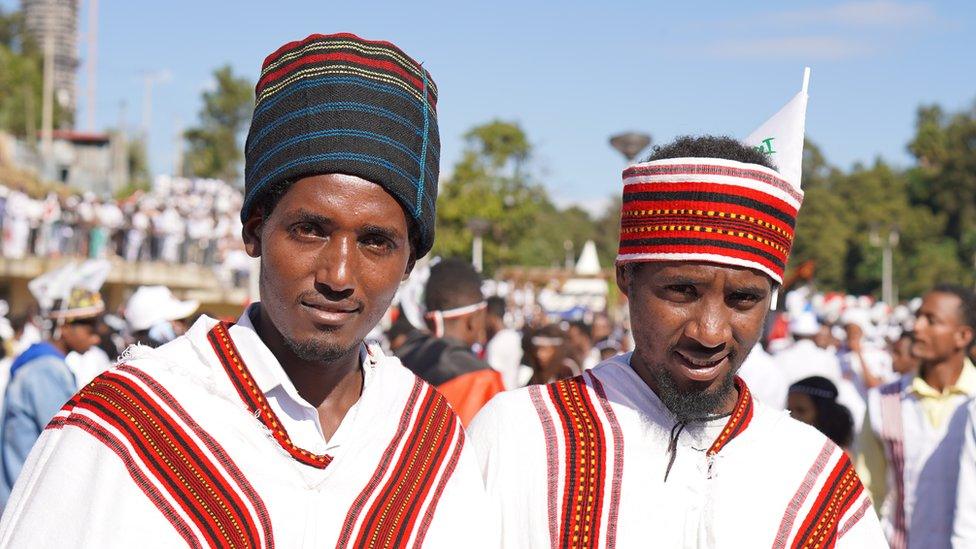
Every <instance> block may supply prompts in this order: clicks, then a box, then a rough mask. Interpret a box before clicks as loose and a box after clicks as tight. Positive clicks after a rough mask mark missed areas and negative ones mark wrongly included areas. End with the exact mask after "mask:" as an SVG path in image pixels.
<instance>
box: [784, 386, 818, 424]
mask: <svg viewBox="0 0 976 549" xmlns="http://www.w3.org/2000/svg"><path fill="white" fill-rule="evenodd" d="M786 409H787V410H789V411H790V417H792V418H794V419H797V420H800V421H802V422H803V423H806V424H807V425H813V426H816V425H817V407H816V405H814V403H813V399H812V398H810V395H808V394H806V393H800V392H797V391H793V392H791V393H790V394H789V395H788V396H787V397H786Z"/></svg>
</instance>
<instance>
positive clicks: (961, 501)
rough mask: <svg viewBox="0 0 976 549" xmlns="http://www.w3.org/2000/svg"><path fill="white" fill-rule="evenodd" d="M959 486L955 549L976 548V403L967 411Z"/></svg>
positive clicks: (953, 531)
mask: <svg viewBox="0 0 976 549" xmlns="http://www.w3.org/2000/svg"><path fill="white" fill-rule="evenodd" d="M958 482H959V484H958V487H957V489H956V490H955V492H956V513H955V517H954V522H953V528H952V547H953V549H966V548H969V547H976V402H974V401H970V403H969V405H968V406H967V410H966V428H965V431H964V432H963V443H962V452H961V453H960V456H959V481H958Z"/></svg>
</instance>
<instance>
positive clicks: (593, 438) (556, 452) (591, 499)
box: [530, 372, 623, 549]
mask: <svg viewBox="0 0 976 549" xmlns="http://www.w3.org/2000/svg"><path fill="white" fill-rule="evenodd" d="M591 391H592V392H591ZM530 395H531V397H532V402H533V405H534V406H535V408H536V411H537V412H538V414H539V419H540V421H541V422H542V426H543V430H544V432H545V433H546V456H547V468H548V471H549V472H548V475H547V484H548V493H549V524H550V540H551V543H552V546H553V547H559V548H595V547H599V546H600V542H601V539H605V540H606V547H607V548H608V549H612V548H613V547H615V545H616V526H617V513H618V510H619V508H620V489H621V488H620V486H621V478H622V476H623V435H622V432H621V430H620V425H619V424H618V423H617V418H616V415H615V414H614V412H613V409H612V408H611V406H610V404H609V402H607V400H606V394H605V392H604V389H603V385H602V384H601V383H600V381H599V380H598V379H597V378H596V376H593V375H592V374H591V373H589V372H587V373H585V374H583V375H582V376H578V377H574V378H572V379H565V380H561V381H557V382H556V383H553V384H550V385H547V386H545V387H538V388H532V389H530ZM545 401H548V403H549V404H551V405H552V407H553V409H554V410H555V412H556V413H555V418H553V414H552V413H551V412H550V410H549V408H548V406H547V404H546V402H545ZM598 408H599V409H600V410H602V411H603V413H604V416H605V417H606V419H605V420H604V419H603V418H601V417H600V415H599V414H598V413H597V409H598ZM608 428H609V431H610V436H609V437H608V436H607V430H608ZM557 429H558V432H557ZM611 456H612V457H611ZM609 459H612V460H613V468H612V469H611V470H610V471H609V475H608V470H607V467H608V463H609V461H608V460H609ZM560 462H561V463H562V464H563V466H564V470H563V475H562V480H563V482H562V491H561V493H560V490H559V480H560V477H559V474H558V472H559V470H560ZM608 476H609V477H610V478H609V483H610V490H609V494H608V493H607V490H606V488H607V482H608V478H607V477H608ZM556 494H560V497H559V499H558V500H557V499H556ZM608 495H609V497H607V496H608ZM608 500H609V501H608ZM605 510H606V511H607V521H606V524H604V522H603V516H604V511H605Z"/></svg>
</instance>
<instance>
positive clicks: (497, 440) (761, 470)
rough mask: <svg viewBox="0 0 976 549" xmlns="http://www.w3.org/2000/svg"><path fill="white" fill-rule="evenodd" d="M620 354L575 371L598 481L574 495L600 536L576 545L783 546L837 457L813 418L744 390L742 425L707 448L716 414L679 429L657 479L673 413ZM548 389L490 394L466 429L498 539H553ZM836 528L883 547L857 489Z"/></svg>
mask: <svg viewBox="0 0 976 549" xmlns="http://www.w3.org/2000/svg"><path fill="white" fill-rule="evenodd" d="M629 361H630V355H629V354H626V355H620V356H617V357H614V358H611V359H609V360H607V361H605V362H603V363H602V364H601V365H600V366H598V367H597V368H595V369H593V370H590V371H589V372H587V373H585V374H584V375H583V376H582V378H581V379H583V380H585V389H584V394H585V395H588V398H589V401H590V402H591V403H593V409H594V410H596V412H595V413H596V415H597V417H598V421H597V423H598V425H599V426H600V427H602V431H603V433H604V435H605V437H604V445H603V446H602V448H605V449H606V452H605V454H606V461H605V463H604V467H603V468H602V471H600V472H601V473H604V474H605V482H604V485H603V487H602V490H599V491H596V492H588V493H587V494H580V496H579V497H580V498H581V499H580V501H587V502H599V503H598V505H599V506H600V509H599V510H598V511H593V512H594V513H599V514H598V515H597V516H599V517H600V521H599V524H600V527H599V529H598V531H597V532H596V534H595V535H596V536H597V538H598V539H596V540H589V541H587V542H584V543H583V544H581V545H580V546H586V547H601V548H603V547H610V546H615V547H618V548H631V547H649V546H653V547H696V548H697V547H719V548H721V547H730V548H742V547H786V546H789V544H790V543H792V542H793V540H794V538H795V537H797V535H798V532H799V530H800V529H801V523H803V522H804V519H805V517H807V516H808V513H809V511H810V509H811V508H813V503H814V500H815V499H816V498H817V494H818V493H819V492H820V490H821V487H822V486H823V485H824V484H825V481H826V477H827V476H828V475H829V474H830V471H832V470H833V469H834V467H835V466H838V464H841V465H843V464H842V463H841V462H842V460H845V459H846V458H845V457H844V454H843V452H842V451H841V450H840V449H839V448H837V447H836V446H835V445H834V444H833V443H831V442H830V441H828V440H827V439H826V438H825V437H824V436H823V435H821V434H820V433H818V432H817V431H816V430H814V429H813V428H812V427H809V426H807V425H804V424H801V423H799V422H797V421H795V420H793V419H791V418H789V416H788V415H787V414H785V413H784V412H780V411H776V410H773V409H771V408H770V407H768V406H766V405H764V404H763V403H762V402H758V401H753V414H752V416H751V421H750V422H749V423H748V425H747V427H746V428H745V429H744V430H743V431H742V432H741V433H740V434H738V436H736V437H735V438H732V439H731V440H729V441H728V443H727V444H726V445H725V446H724V447H722V448H721V449H720V450H718V451H717V452H716V453H714V454H710V453H708V452H707V450H709V448H710V447H711V446H712V445H713V442H714V441H715V436H716V432H717V430H723V429H722V428H723V423H724V422H722V421H718V422H712V424H710V425H705V426H702V425H690V426H688V427H687V428H686V429H685V430H684V431H683V432H682V433H680V435H679V436H678V443H677V450H676V454H675V460H674V464H673V466H672V467H671V470H670V473H669V475H668V478H667V480H665V471H666V470H667V468H668V460H669V455H668V451H667V449H668V445H669V439H670V434H671V432H672V428H673V427H674V425H675V419H674V416H673V415H672V414H671V413H670V411H668V410H667V409H666V408H665V407H664V405H663V404H662V403H661V401H660V400H659V399H658V398H657V396H656V395H655V394H654V393H653V392H652V391H651V390H650V389H649V388H648V387H647V386H646V385H645V384H644V383H643V381H642V380H641V379H640V377H639V376H638V375H637V374H636V373H635V372H634V371H633V369H631V367H630V364H629ZM557 387H558V386H552V389H551V390H556V391H558V390H559V389H558V388H557ZM549 391H550V387H543V386H532V387H526V388H524V389H519V390H517V391H510V392H506V393H502V394H499V395H498V396H496V397H495V398H494V399H493V400H492V401H491V402H489V403H488V405H487V406H486V407H485V408H484V409H483V410H482V411H481V413H480V414H479V415H478V416H477V417H476V418H475V420H474V422H473V423H472V425H471V427H470V429H469V432H470V435H471V438H472V440H473V441H474V443H475V447H476V450H477V452H478V456H479V458H480V460H481V466H482V472H483V474H484V476H485V482H486V485H487V489H488V494H489V498H490V500H491V503H492V505H493V506H494V507H495V508H496V510H498V511H499V512H500V513H501V516H502V518H501V521H502V522H501V529H502V540H503V547H512V548H515V547H518V548H550V547H555V546H557V542H558V539H559V536H560V535H561V532H562V531H561V530H560V528H561V527H560V524H561V523H562V520H563V517H565V515H564V514H563V512H564V511H565V510H566V509H565V506H566V505H567V500H565V499H563V497H562V496H563V494H564V491H565V490H566V480H565V479H566V475H567V471H566V467H567V464H566V463H565V460H563V459H562V450H564V449H566V448H569V447H570V446H569V445H568V444H567V443H566V441H567V440H568V436H569V434H568V431H567V430H566V429H564V428H563V426H562V424H561V423H560V420H559V419H556V420H555V422H554V423H549V422H547V421H546V420H545V419H544V418H547V417H556V416H557V415H558V414H559V411H558V410H557V409H556V407H555V406H554V402H555V401H554V400H553V399H551V398H549V396H547V395H549ZM601 392H603V394H604V395H605V398H603V397H601V396H600V395H601ZM591 432H592V430H591ZM723 433H724V430H723ZM553 448H556V450H555V451H553ZM578 465H579V464H578ZM580 467H582V465H580ZM584 470H585V468H584ZM618 473H619V474H618ZM581 474H582V472H581ZM553 486H554V487H556V489H554V490H553V489H550V487H553ZM584 495H585V496H586V499H582V498H583V496H584ZM569 499H570V500H575V499H576V498H569ZM587 512H591V511H590V510H589V509H588V508H587ZM838 530H839V531H842V533H841V534H840V535H839V539H838V540H837V545H836V546H837V547H850V548H857V549H864V548H875V547H886V545H885V542H884V539H883V536H882V533H881V528H880V525H879V523H878V519H877V516H876V515H875V513H874V510H873V509H872V508H871V505H870V499H869V498H868V496H867V492H866V490H863V491H861V492H859V493H858V495H857V497H856V499H855V500H854V501H853V502H852V504H851V506H850V507H849V509H848V510H847V511H845V512H844V513H843V516H841V517H839V521H838ZM591 532H592V530H589V531H588V532H587V533H591ZM580 535H583V533H582V532H581V533H580Z"/></svg>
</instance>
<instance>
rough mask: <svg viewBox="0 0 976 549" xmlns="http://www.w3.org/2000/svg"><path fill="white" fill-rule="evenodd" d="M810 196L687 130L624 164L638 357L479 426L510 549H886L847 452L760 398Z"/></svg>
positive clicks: (625, 251)
mask: <svg viewBox="0 0 976 549" xmlns="http://www.w3.org/2000/svg"><path fill="white" fill-rule="evenodd" d="M802 196H803V195H802V192H801V191H800V190H799V188H797V187H796V186H794V185H792V184H790V183H789V182H787V181H785V180H784V179H783V178H782V177H781V176H780V175H779V174H778V173H777V172H776V171H775V170H774V169H773V167H772V166H771V163H770V161H769V159H768V158H767V157H766V155H765V154H764V153H762V152H759V151H757V150H756V149H753V148H751V147H747V146H745V145H742V144H740V143H739V142H737V141H735V140H732V139H729V138H716V137H699V138H681V139H678V140H677V141H675V142H674V143H672V144H670V145H668V146H665V147H663V148H659V149H657V150H656V151H655V152H654V154H652V156H651V157H650V158H649V159H648V160H647V161H646V162H643V163H640V164H637V165H635V166H631V167H630V168H628V169H627V170H626V171H624V192H623V211H622V221H621V235H620V253H619V256H618V258H617V283H618V285H619V286H620V288H621V290H622V291H623V292H624V293H625V294H626V295H627V297H628V298H629V307H630V317H631V324H632V328H633V334H634V340H635V350H634V352H633V353H629V354H625V355H620V356H616V357H613V358H611V359H609V360H607V361H604V362H603V363H602V364H600V365H599V366H597V367H596V368H593V369H591V370H589V371H587V372H585V373H584V374H583V375H581V376H578V377H575V378H572V379H568V380H562V381H558V382H556V383H553V384H550V385H546V386H533V387H529V388H526V389H521V390H518V391H512V392H508V393H502V394H501V395H499V396H497V397H495V398H494V399H493V400H492V401H491V402H489V403H488V405H487V406H486V407H485V408H484V409H483V410H482V412H481V413H480V414H479V415H478V416H477V417H476V418H475V421H474V422H473V423H472V426H471V429H470V433H471V437H472V439H473V440H474V441H475V446H476V448H477V449H478V451H479V456H480V458H481V460H482V468H483V471H484V474H485V480H486V483H487V487H488V491H489V497H490V498H491V499H492V501H493V502H494V504H495V505H496V507H497V509H498V512H499V513H500V514H501V516H502V536H503V539H504V545H505V547H540V548H541V547H546V548H549V547H593V548H597V547H607V548H610V547H646V546H648V545H653V546H655V547H736V548H738V547H783V548H785V547H833V546H841V547H857V548H859V549H860V548H865V547H884V546H885V542H884V539H883V536H882V533H881V529H880V525H879V523H878V519H877V516H876V515H875V513H874V510H873V508H872V506H871V501H870V499H869V498H868V495H867V492H866V491H865V490H864V487H863V486H862V485H861V482H860V480H859V479H858V477H857V474H856V473H855V472H854V468H853V466H852V465H851V462H850V460H849V459H848V457H847V455H846V454H845V453H844V452H843V451H842V450H841V449H839V448H838V447H837V446H836V445H835V444H834V443H833V442H830V441H829V440H828V439H827V438H826V437H824V436H823V435H821V434H820V433H819V432H817V431H816V430H815V429H813V428H811V427H809V426H807V425H804V424H802V423H800V422H798V421H795V420H793V419H791V418H790V417H789V416H788V415H786V414H785V413H784V412H780V411H778V410H776V409H774V408H772V407H768V406H766V405H765V404H764V403H762V402H759V401H758V400H757V399H755V398H754V397H753V396H752V395H751V394H750V391H749V389H748V387H747V386H746V384H745V383H744V382H743V381H742V380H741V379H740V378H739V377H737V376H736V372H737V370H738V369H739V367H740V366H741V364H742V362H743V360H744V359H745V358H746V356H747V355H748V354H749V350H750V349H751V348H752V347H753V346H754V345H755V344H756V342H757V341H758V339H759V337H760V334H761V331H762V326H763V321H764V319H765V317H766V313H767V311H769V309H770V304H771V301H772V299H773V295H774V293H775V292H776V291H777V289H778V286H779V284H781V282H782V276H783V271H784V269H785V267H786V261H787V258H788V256H789V251H790V246H791V244H792V241H793V234H794V233H793V230H794V225H795V221H796V215H797V211H798V210H799V207H800V202H801V200H802Z"/></svg>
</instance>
